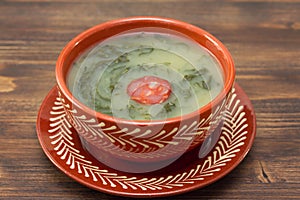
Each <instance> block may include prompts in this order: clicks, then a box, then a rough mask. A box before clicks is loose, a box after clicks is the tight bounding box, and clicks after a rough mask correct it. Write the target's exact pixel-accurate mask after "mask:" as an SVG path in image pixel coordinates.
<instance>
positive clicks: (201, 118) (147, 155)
mask: <svg viewBox="0 0 300 200" xmlns="http://www.w3.org/2000/svg"><path fill="white" fill-rule="evenodd" d="M137 28H154V29H153V30H159V29H160V28H162V29H164V30H167V31H168V30H170V31H176V32H179V33H181V34H183V35H185V36H187V37H189V38H190V39H192V40H194V41H195V42H196V43H199V44H200V45H202V46H203V47H205V48H206V49H207V50H208V51H210V52H211V53H212V54H213V55H214V56H215V57H216V58H217V60H218V61H219V63H220V65H221V66H220V67H221V71H222V72H223V79H224V87H223V89H222V91H221V92H220V93H219V94H218V95H217V97H216V98H214V99H212V101H211V102H210V103H208V104H207V105H205V106H203V107H201V108H200V109H198V110H197V111H195V112H192V113H189V114H186V115H182V116H180V117H174V118H169V119H166V120H153V121H146V120H144V121H141V120H140V121H134V120H125V119H120V118H115V117H112V116H109V115H106V114H102V113H99V112H96V111H94V110H92V109H91V108H89V107H87V106H85V105H84V104H83V103H81V102H80V101H79V100H78V99H76V98H75V97H74V96H73V95H72V93H71V91H70V90H69V89H68V87H67V84H66V78H67V74H68V71H69V70H70V67H71V66H72V63H73V61H74V60H75V59H76V58H77V57H78V56H79V55H80V54H81V53H82V52H84V51H85V50H87V49H88V48H90V47H91V46H93V45H95V44H96V43H99V42H101V41H103V40H104V39H107V38H109V37H111V36H113V35H116V34H120V33H122V32H126V31H130V30H133V29H137ZM234 78H235V69H234V64H233V60H232V57H231V55H230V53H229V52H228V50H227V49H226V47H225V46H224V45H223V44H222V43H221V42H220V41H219V40H217V39H216V38H215V37H214V36H212V35H211V34H209V33H208V32H206V31H204V30H202V29H200V28H198V27H196V26H193V25H191V24H188V23H185V22H182V21H177V20H174V19H166V18H160V17H131V18H124V19H118V20H113V21H108V22H106V23H103V24H100V25H97V26H95V27H92V28H90V29H88V30H86V31H84V32H83V33H81V34H79V35H78V36H77V37H75V38H74V39H73V40H71V41H70V42H69V43H68V44H67V45H66V47H65V48H64V49H63V51H62V52H61V54H60V56H59V58H58V61H57V64H56V79H57V85H58V90H59V99H60V101H61V102H62V103H63V105H64V110H65V114H66V116H67V119H68V123H69V124H70V125H72V126H73V127H74V128H75V130H76V132H77V133H78V135H79V136H80V138H81V141H82V144H83V146H84V147H85V148H86V150H87V151H88V152H89V153H91V154H92V155H93V156H94V157H95V158H97V159H98V160H100V161H102V162H104V163H109V164H114V163H115V161H114V160H115V159H121V160H124V161H128V163H130V162H133V163H134V162H137V163H146V164H147V163H156V162H162V161H166V160H170V159H171V160H172V159H173V158H176V157H178V156H180V155H182V154H183V153H185V152H187V151H189V150H191V149H193V148H195V147H197V146H198V147H199V146H200V145H202V143H203V141H204V140H205V138H207V137H208V136H209V135H210V134H211V133H213V130H214V129H215V127H216V126H217V125H218V124H219V123H220V121H221V119H222V114H221V113H222V110H223V109H224V107H225V104H226V99H227V97H228V95H229V93H230V91H231V89H232V87H233V84H234ZM116 165H118V164H116Z"/></svg>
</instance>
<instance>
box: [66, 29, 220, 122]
mask: <svg viewBox="0 0 300 200" xmlns="http://www.w3.org/2000/svg"><path fill="white" fill-rule="evenodd" d="M67 84H68V88H69V89H70V91H71V92H72V93H73V95H74V96H75V97H76V98H77V99H78V100H79V101H81V102H82V103H83V104H85V105H86V106H88V107H90V108H92V109H94V110H96V111H98V112H101V113H104V114H108V115H111V116H114V117H118V118H123V119H129V120H161V119H166V118H171V117H177V116H181V115H184V114H187V113H191V112H193V111H196V110H197V109H199V108H200V107H202V106H204V105H206V104H207V103H209V102H210V101H211V100H212V99H213V98H215V97H216V96H217V95H218V94H219V93H220V91H221V90H222V88H223V78H222V73H221V71H220V67H219V63H218V62H217V60H216V59H215V57H214V56H212V55H211V54H210V53H209V52H208V51H207V50H206V49H205V48H203V47H202V46H200V45H198V44H197V43H195V42H193V41H191V40H190V39H187V38H185V37H181V36H177V35H172V34H166V33H156V32H134V33H127V34H120V35H117V36H114V37H111V38H109V39H106V40H104V41H103V42H101V43H99V44H97V45H95V46H93V47H92V48H90V49H89V50H87V51H86V52H84V53H83V54H82V55H80V56H79V57H78V58H77V59H76V60H75V62H74V63H73V66H72V67H71V70H70V72H69V74H68V77H67Z"/></svg>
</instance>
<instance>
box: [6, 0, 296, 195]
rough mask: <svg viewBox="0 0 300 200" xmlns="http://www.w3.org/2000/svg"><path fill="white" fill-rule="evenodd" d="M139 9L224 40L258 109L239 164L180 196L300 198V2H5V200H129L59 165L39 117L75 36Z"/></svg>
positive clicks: (136, 11) (155, 0)
mask: <svg viewBox="0 0 300 200" xmlns="http://www.w3.org/2000/svg"><path fill="white" fill-rule="evenodd" d="M134 15H156V16H164V17H170V18H176V19H179V20H183V21H186V22H189V23H191V24H194V25H196V26H199V27H202V28H203V29H205V30H207V31H208V32H210V33H212V34H213V35H215V36H216V37H217V38H219V39H220V40H221V41H222V42H223V43H224V44H225V45H226V46H227V47H228V49H229V50H230V52H231V53H232V55H233V58H234V60H235V64H236V70H237V76H236V81H237V83H239V85H240V86H242V88H243V89H244V90H245V92H246V93H247V94H248V96H249V98H250V99H251V101H252V103H253V105H254V108H255V111H256V115H257V136H256V139H255V142H254V145H253V147H252V149H251V151H250V153H249V154H248V155H247V157H246V158H245V160H244V161H243V162H242V163H241V164H240V165H239V166H238V167H237V168H236V169H235V170H233V171H232V172H231V173H230V174H228V175H227V176H226V177H224V178H222V179H221V180H219V181H217V182H216V183H214V184H212V185H209V186H207V187H205V188H203V189H199V190H196V191H192V192H189V193H186V194H182V195H179V196H175V197H171V198H170V199H201V198H203V199H299V198H300V156H299V155H300V148H299V146H300V145H299V144H300V89H299V86H300V1H299V0H298V1H292V0H287V1H279V0H274V1H272V0H252V1H251V0H229V1H216V0H215V1H197V0H181V1H180V0H151V1H148V0H135V1H130V0H126V1H120V0H102V1H100V0H99V1H97V0H86V1H83V0H82V1H80V0H45V1H43V0H1V1H0V28H1V30H0V108H1V109H0V143H1V146H0V155H1V156H0V199H122V198H121V197H115V196H111V195H107V194H104V193H101V192H97V191H94V190H91V189H89V188H87V187H85V186H82V185H81V184H79V183H77V182H76V181H74V180H73V179H70V178H69V177H67V176H66V175H65V174H64V173H62V172H61V171H59V170H58V169H57V168H56V167H55V166H54V165H53V164H52V163H51V162H50V161H49V159H48V158H47V157H46V156H45V154H44V152H43V151H42V149H41V146H40V144H39V142H38V139H37V135H36V130H35V123H36V118H37V112H38V109H39V107H40V105H41V102H42V100H43V99H44V97H45V96H46V95H47V93H48V92H49V90H50V89H51V88H52V87H53V86H54V85H55V83H56V81H55V74H54V70H55V62H56V59H57V57H58V55H59V53H60V51H61V50H62V48H63V47H64V46H65V45H66V44H67V42H68V41H70V40H71V39H72V38H73V37H74V36H76V35H77V34H79V33H80V32H82V31H83V30H85V29H87V28H90V27H92V26H94V25H96V24H99V23H102V22H105V21H107V20H111V19H115V18H120V17H128V16H134Z"/></svg>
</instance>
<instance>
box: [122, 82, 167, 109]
mask: <svg viewBox="0 0 300 200" xmlns="http://www.w3.org/2000/svg"><path fill="white" fill-rule="evenodd" d="M127 94H128V95H129V96H130V98H131V99H132V100H135V101H137V102H139V103H142V104H148V105H151V104H159V103H162V102H164V101H166V100H167V99H168V98H169V96H170V94H171V84H170V83H169V82H168V81H167V80H164V79H161V78H158V77H155V76H144V77H142V78H139V79H136V80H133V81H132V82H131V83H130V84H129V85H128V87H127Z"/></svg>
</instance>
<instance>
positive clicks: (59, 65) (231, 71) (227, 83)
mask: <svg viewBox="0 0 300 200" xmlns="http://www.w3.org/2000/svg"><path fill="white" fill-rule="evenodd" d="M141 22H147V23H153V25H154V26H153V27H159V28H167V29H170V30H174V29H172V28H169V26H168V25H172V26H174V27H179V28H182V29H185V30H187V31H189V32H190V33H191V34H196V35H199V36H200V35H202V36H204V37H205V38H206V39H207V40H210V41H211V42H212V43H213V44H214V45H215V46H218V50H221V51H222V53H223V55H224V56H225V57H226V61H227V62H228V66H227V70H228V78H227V79H225V80H224V87H223V89H222V90H221V92H220V93H219V94H218V95H217V96H216V97H215V98H213V99H212V100H211V101H210V102H209V103H207V104H206V105H204V106H202V107H200V108H199V109H197V110H196V111H194V112H191V113H187V114H184V115H180V116H177V117H172V118H166V119H162V120H130V119H123V118H117V117H114V116H110V115H107V114H103V113H100V112H97V111H95V110H93V109H92V108H90V107H88V106H86V105H84V104H83V103H81V102H80V101H79V100H78V99H77V98H75V97H74V96H73V95H72V93H71V91H70V90H69V89H68V87H67V84H66V80H65V78H64V77H65V75H64V73H63V66H64V62H65V60H66V58H67V57H68V55H69V54H70V53H71V52H72V50H73V49H74V48H75V47H76V46H77V45H78V44H79V43H80V42H82V41H84V40H85V39H86V38H88V37H90V36H92V35H93V34H95V33H97V32H98V31H103V30H108V29H109V28H112V27H114V26H115V25H124V24H131V23H141ZM158 23H160V24H164V25H166V26H168V27H160V26H157V25H156V26H155V24H158ZM139 28H143V27H139ZM128 30H131V29H130V28H129V29H128ZM128 30H127V31H128ZM120 33H121V32H120ZM179 33H180V31H179ZM185 35H186V34H185ZM187 37H190V36H188V35H187ZM191 39H192V38H191ZM85 50H86V49H85ZM207 50H209V51H210V49H207ZM83 51H84V50H83ZM222 68H223V67H222ZM55 76H56V81H57V85H58V87H59V89H60V91H61V92H62V93H63V94H64V96H65V97H66V98H67V99H68V100H69V102H71V103H72V104H74V105H75V106H76V107H77V108H79V109H81V110H82V111H84V112H85V113H87V114H89V115H90V116H95V117H96V118H97V119H105V120H106V121H109V122H111V123H115V122H117V123H123V124H132V125H138V126H148V125H155V124H162V123H163V124H169V123H176V122H178V121H185V120H189V119H192V118H193V117H195V116H199V114H201V113H205V112H207V111H208V110H209V109H210V108H213V107H214V105H218V104H219V103H220V102H221V101H222V100H224V99H225V98H226V96H227V95H228V93H229V92H230V91H231V89H232V87H233V85H234V81H235V67H234V62H233V59H232V56H231V54H230V52H229V51H228V49H227V48H226V47H225V46H224V45H223V43H222V42H221V41H219V40H218V39H217V38H216V37H214V36H213V35H212V34H210V33H208V32H207V31H205V30H203V29H201V28H199V27H197V26H194V25H192V24H189V23H186V22H183V21H179V20H176V19H171V18H164V17H156V16H135V17H127V18H119V19H114V20H110V21H106V22H104V23H101V24H98V25H96V26H93V27H91V28H89V29H87V30H85V31H83V32H81V33H80V34H78V35H77V36H76V37H74V38H73V39H72V40H71V41H70V42H69V43H68V44H67V45H66V46H65V47H64V49H63V50H62V51H61V53H60V55H59V57H58V59H57V62H56V68H55Z"/></svg>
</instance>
